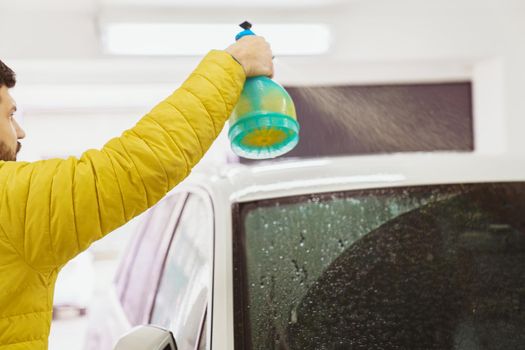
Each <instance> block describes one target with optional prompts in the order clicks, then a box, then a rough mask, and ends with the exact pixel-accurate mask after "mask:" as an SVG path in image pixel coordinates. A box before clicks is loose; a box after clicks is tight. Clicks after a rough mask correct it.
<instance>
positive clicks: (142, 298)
mask: <svg viewBox="0 0 525 350" xmlns="http://www.w3.org/2000/svg"><path fill="white" fill-rule="evenodd" d="M178 201H179V197H178V196H174V195H172V196H170V197H167V198H165V199H164V200H162V201H161V202H159V203H158V204H157V205H156V206H154V207H153V208H152V209H150V211H149V212H148V213H147V215H148V217H147V218H146V220H145V223H144V225H143V226H142V231H141V232H139V235H138V237H137V238H136V241H135V242H134V244H132V245H131V247H130V248H131V249H132V250H133V251H132V252H130V253H131V255H132V257H133V258H132V259H131V262H130V266H129V268H128V269H127V270H126V271H122V272H121V273H126V274H128V276H127V279H126V283H125V284H124V286H125V287H124V288H123V294H122V297H121V303H122V308H123V310H124V312H125V314H126V316H127V318H128V320H129V322H130V323H131V324H132V325H139V324H142V323H144V322H145V321H147V317H148V314H149V310H150V308H151V303H152V301H153V295H154V291H155V289H156V286H157V283H158V278H159V274H160V270H161V268H162V262H163V259H162V257H163V256H164V255H165V252H166V250H167V247H168V242H169V240H170V238H171V235H172V233H173V230H174V228H175V223H176V219H177V216H178V212H177V203H178Z"/></svg>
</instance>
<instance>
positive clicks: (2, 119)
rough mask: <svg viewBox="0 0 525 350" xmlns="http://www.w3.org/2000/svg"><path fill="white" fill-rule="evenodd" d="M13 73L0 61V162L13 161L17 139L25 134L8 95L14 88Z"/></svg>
mask: <svg viewBox="0 0 525 350" xmlns="http://www.w3.org/2000/svg"><path fill="white" fill-rule="evenodd" d="M15 84H16V78H15V73H14V72H13V71H12V70H11V69H10V68H9V67H8V66H6V65H5V64H4V63H3V62H2V61H0V161H2V160H3V161H10V160H11V161H14V160H16V154H17V153H18V151H20V147H21V146H20V143H19V142H18V140H19V139H23V138H24V137H25V132H24V130H22V128H21V127H20V125H18V123H17V122H16V120H15V117H14V115H15V112H16V104H15V100H13V98H12V97H11V95H10V94H9V89H10V88H12V87H13V86H15Z"/></svg>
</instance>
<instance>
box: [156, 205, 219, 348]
mask: <svg viewBox="0 0 525 350" xmlns="http://www.w3.org/2000/svg"><path fill="white" fill-rule="evenodd" d="M212 215H213V213H212V211H211V210H210V209H209V208H208V206H207V205H206V202H205V199H204V198H202V197H201V196H198V195H190V196H189V197H188V200H187V201H186V205H185V206H184V209H183V211H182V214H181V218H180V220H179V223H178V225H177V228H176V230H175V235H174V237H173V241H172V243H171V245H170V249H169V252H168V257H167V259H166V263H165V267H164V271H163V273H162V277H161V280H160V283H159V289H158V293H157V295H156V300H155V303H154V307H153V310H152V314H151V323H152V324H156V325H159V326H162V327H164V328H167V329H169V330H171V331H172V332H173V334H174V335H175V339H176V341H177V346H178V347H179V350H194V349H195V346H196V343H197V339H198V336H199V330H200V326H201V320H202V314H203V312H204V309H205V305H206V302H207V296H208V289H209V278H210V275H209V273H210V264H211V261H210V257H211V247H212V240H213V217H212Z"/></svg>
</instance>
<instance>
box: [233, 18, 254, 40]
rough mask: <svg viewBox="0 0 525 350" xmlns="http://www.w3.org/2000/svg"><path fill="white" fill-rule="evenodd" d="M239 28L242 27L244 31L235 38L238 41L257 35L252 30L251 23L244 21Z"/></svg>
mask: <svg viewBox="0 0 525 350" xmlns="http://www.w3.org/2000/svg"><path fill="white" fill-rule="evenodd" d="M239 27H241V28H242V29H243V31H242V32H240V33H239V34H237V35H236V36H235V40H236V41H237V40H239V39H241V38H242V37H244V36H247V35H255V33H254V32H253V31H252V30H251V28H252V24H251V23H250V22H248V21H244V22H242V23H241V24H239Z"/></svg>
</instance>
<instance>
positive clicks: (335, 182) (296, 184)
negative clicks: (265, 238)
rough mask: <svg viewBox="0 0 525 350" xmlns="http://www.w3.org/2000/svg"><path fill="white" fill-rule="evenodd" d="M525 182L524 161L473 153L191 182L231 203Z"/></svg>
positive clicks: (320, 163) (306, 166)
mask: <svg viewBox="0 0 525 350" xmlns="http://www.w3.org/2000/svg"><path fill="white" fill-rule="evenodd" d="M514 181H525V159H524V158H523V157H518V156H501V155H479V154H476V153H459V152H458V153H441V152H439V153H438V152H436V153H411V154H406V153H405V154H388V155H374V156H348V157H331V158H317V159H304V160H285V161H273V162H268V163H259V164H254V165H238V164H237V165H230V166H227V167H225V168H222V169H220V170H216V171H215V172H214V174H212V175H210V173H206V174H203V173H200V174H194V175H193V176H192V177H191V179H190V180H189V182H190V183H193V184H197V185H199V186H201V187H205V188H207V189H208V191H209V192H211V193H212V194H215V195H218V196H220V197H222V198H223V199H225V200H226V199H227V200H228V201H230V202H245V201H252V200H260V199H269V198H275V197H285V196H292V195H300V194H307V193H323V192H333V191H342V190H352V189H363V188H379V187H399V186H415V185H432V184H451V183H481V182H514Z"/></svg>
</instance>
